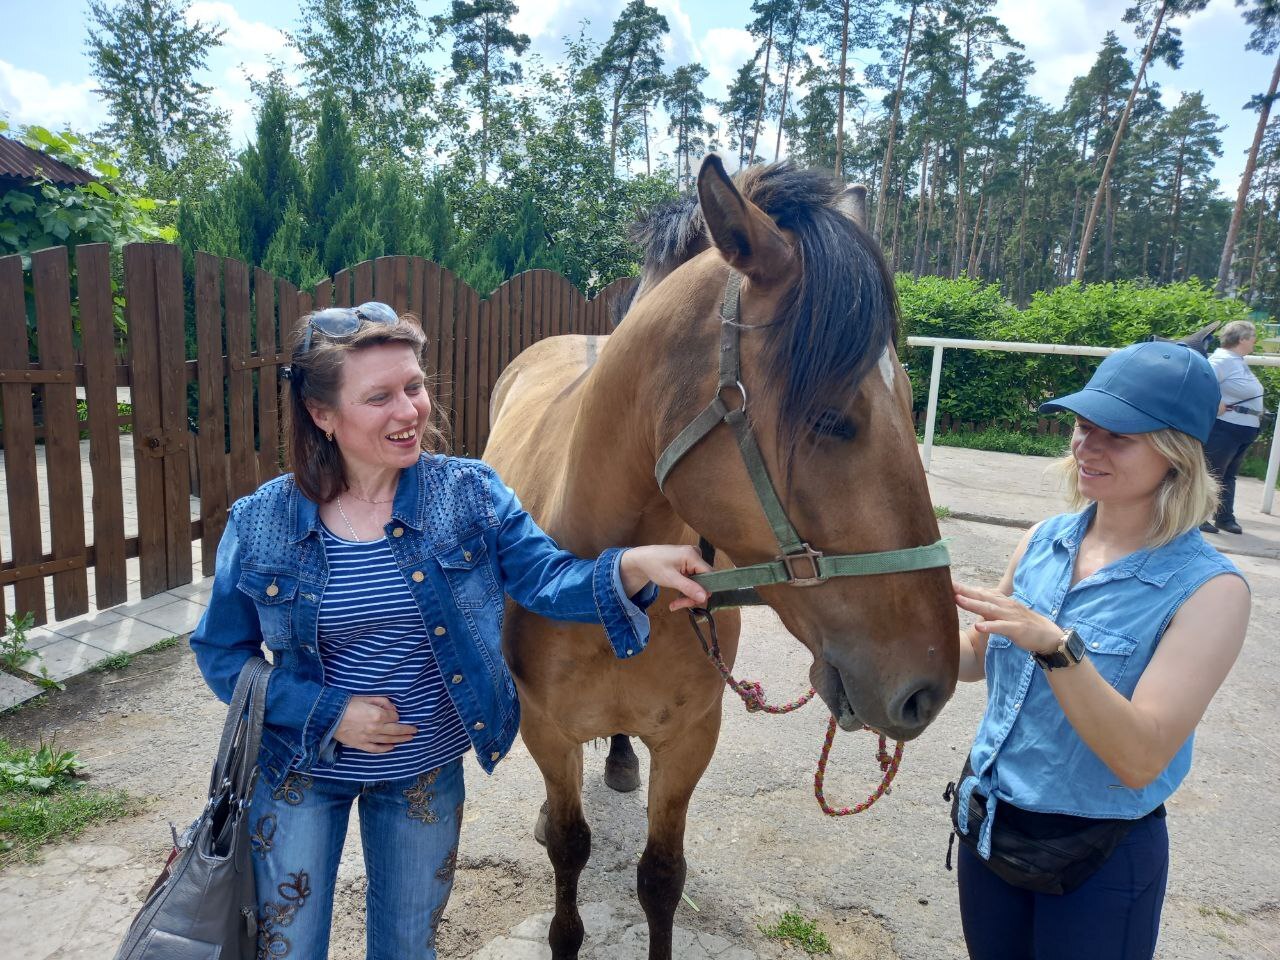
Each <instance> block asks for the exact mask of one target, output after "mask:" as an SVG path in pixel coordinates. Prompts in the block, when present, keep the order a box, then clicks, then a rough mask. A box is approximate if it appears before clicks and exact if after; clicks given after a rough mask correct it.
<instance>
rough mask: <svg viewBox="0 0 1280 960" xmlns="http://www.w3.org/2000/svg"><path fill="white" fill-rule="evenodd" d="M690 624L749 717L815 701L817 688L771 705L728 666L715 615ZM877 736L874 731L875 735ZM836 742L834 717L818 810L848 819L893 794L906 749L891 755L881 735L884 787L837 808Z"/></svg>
mask: <svg viewBox="0 0 1280 960" xmlns="http://www.w3.org/2000/svg"><path fill="white" fill-rule="evenodd" d="M688 613H689V623H690V625H691V626H692V627H693V632H694V633H695V634H696V635H697V637H698V643H700V644H701V645H702V650H703V652H704V653H706V655H707V656H708V657H709V658H710V660H711V662H712V663H713V664H715V667H716V670H717V671H719V673H720V676H721V677H723V678H724V682H725V685H726V686H727V687H728V688H729V689H730V690H732V691H733V692H734V693H736V694H737V695H738V697H739V698H740V699H741V700H742V702H743V704H744V705H745V706H746V708H747V713H756V712H763V713H771V714H775V715H777V714H783V713H791V712H793V711H795V710H799V709H800V708H801V707H803V706H804V705H805V704H806V703H808V702H809V701H810V700H812V699H813V698H814V695H815V693H816V691H815V690H814V689H813V687H810V688H809V692H808V693H806V694H805V695H804V696H802V697H800V698H799V699H798V700H792V701H789V702H788V703H784V704H771V703H769V702H768V701H766V700H765V696H764V687H763V686H762V685H761V684H759V683H757V682H756V681H754V680H736V679H734V676H733V674H732V672H730V670H729V667H728V665H726V664H725V662H724V657H723V656H721V654H720V637H719V633H718V632H717V630H716V618H715V615H714V614H713V613H712V612H711V611H710V610H708V609H706V608H705V607H697V608H695V609H692V610H689V611H688ZM699 620H701V621H703V622H705V623H706V625H707V630H708V632H709V633H710V634H711V636H710V637H707V635H706V634H704V633H703V632H702V626H701V624H700V623H699ZM862 729H863V730H871V728H870V727H868V726H863V728H862ZM873 732H874V731H873ZM835 738H836V718H835V717H831V718H830V720H829V721H828V722H827V736H826V740H825V741H824V742H823V744H822V753H821V755H820V756H819V757H818V769H817V772H816V773H815V774H814V775H813V795H814V797H815V798H817V801H818V806H819V807H820V808H821V809H822V812H823V813H825V814H826V815H827V816H828V817H848V816H852V815H853V814H855V813H862V811H864V810H867V809H869V808H870V807H871V806H872V805H873V804H874V803H875V802H876V801H877V800H879V799H880V798H881V797H883V796H884V795H885V794H887V793H890V792H891V790H892V785H893V778H894V777H896V776H897V775H898V768H899V766H901V764H902V748H903V742H902V741H901V740H898V741H896V743H895V746H894V750H893V753H892V754H890V753H889V751H888V744H889V742H888V740H887V739H886V738H885V736H884V734H880V744H879V747H878V749H877V750H876V760H877V762H878V763H879V764H880V771H881V777H880V784H879V786H877V787H876V789H875V791H874V792H873V793H872V794H871V795H870V796H868V797H867V799H865V800H863V801H862V802H861V803H859V804H857V805H856V806H852V807H833V806H831V805H830V804H829V803H827V797H826V788H825V785H824V784H825V781H826V777H827V763H828V761H829V760H830V759H831V746H832V744H833V743H835Z"/></svg>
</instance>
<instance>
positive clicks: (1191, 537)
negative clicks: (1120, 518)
mask: <svg viewBox="0 0 1280 960" xmlns="http://www.w3.org/2000/svg"><path fill="white" fill-rule="evenodd" d="M1097 510H1098V505H1097V504H1096V503H1091V504H1089V506H1087V507H1085V508H1084V509H1083V510H1081V511H1080V513H1078V514H1076V517H1075V519H1074V521H1073V522H1072V523H1069V524H1067V525H1066V526H1065V527H1064V528H1063V529H1062V531H1061V532H1060V533H1059V534H1058V535H1057V536H1056V537H1054V538H1053V543H1054V546H1056V547H1061V548H1062V549H1063V550H1065V551H1066V552H1067V555H1068V556H1069V557H1070V559H1071V562H1072V563H1073V564H1074V563H1075V559H1076V554H1077V553H1079V551H1080V541H1081V540H1083V539H1084V535H1085V534H1086V533H1087V532H1088V530H1089V524H1090V523H1092V522H1093V517H1094V514H1095V513H1097ZM1202 542H1203V537H1201V535H1200V531H1199V530H1195V529H1192V530H1188V531H1187V532H1186V533H1184V534H1182V535H1181V536H1179V537H1176V538H1174V539H1173V540H1172V541H1171V542H1169V543H1167V544H1165V546H1163V547H1158V548H1151V547H1144V548H1143V549H1141V550H1136V551H1134V552H1133V553H1131V554H1129V555H1128V556H1127V557H1123V558H1122V559H1120V560H1117V561H1116V562H1115V563H1112V564H1109V565H1107V566H1106V567H1104V568H1103V569H1101V570H1099V571H1098V572H1097V573H1096V574H1094V575H1093V577H1091V578H1090V580H1091V581H1093V582H1095V583H1106V582H1107V581H1110V580H1121V579H1123V578H1125V577H1137V578H1138V579H1139V580H1141V581H1142V582H1143V583H1149V584H1151V585H1152V586H1156V587H1163V586H1164V585H1165V584H1166V583H1168V582H1169V578H1170V577H1172V576H1173V575H1174V574H1175V573H1177V572H1178V571H1179V570H1181V569H1182V568H1183V567H1185V566H1186V565H1187V564H1188V563H1190V562H1191V560H1192V558H1193V557H1194V556H1195V555H1196V553H1197V551H1198V550H1199V549H1200V546H1201V543H1202Z"/></svg>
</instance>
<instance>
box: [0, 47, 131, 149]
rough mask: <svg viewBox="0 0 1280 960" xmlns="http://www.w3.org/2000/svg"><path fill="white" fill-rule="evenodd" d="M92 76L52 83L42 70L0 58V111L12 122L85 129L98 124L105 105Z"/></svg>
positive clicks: (102, 116) (87, 129) (104, 113)
mask: <svg viewBox="0 0 1280 960" xmlns="http://www.w3.org/2000/svg"><path fill="white" fill-rule="evenodd" d="M96 85H97V84H96V83H95V81H93V80H92V79H88V78H86V79H84V80H81V81H79V82H78V83H54V82H53V81H51V80H50V79H49V78H48V77H46V76H45V75H44V74H43V73H37V72H36V71H34V70H24V69H22V68H21V67H15V66H13V64H11V63H8V62H6V61H4V60H0V112H4V113H6V114H8V115H9V119H10V120H11V121H12V122H13V123H16V124H19V123H20V124H39V125H40V126H44V127H62V126H69V127H71V128H73V129H75V130H79V131H89V130H92V129H94V128H96V127H97V126H99V125H100V124H101V123H102V120H103V118H104V117H105V115H106V108H105V106H104V105H103V103H102V101H101V100H100V99H99V98H98V96H97V94H95V93H94V92H93V88H94V87H95V86H96Z"/></svg>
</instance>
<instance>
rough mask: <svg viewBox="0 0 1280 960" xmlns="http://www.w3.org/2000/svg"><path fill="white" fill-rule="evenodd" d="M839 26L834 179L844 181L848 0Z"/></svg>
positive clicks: (845, 1) (845, 2)
mask: <svg viewBox="0 0 1280 960" xmlns="http://www.w3.org/2000/svg"><path fill="white" fill-rule="evenodd" d="M842 11H843V15H842V19H841V26H840V107H839V110H838V111H837V112H836V179H837V180H839V181H840V182H841V183H843V182H844V79H845V68H846V65H847V63H848V60H849V0H844V3H843V4H842Z"/></svg>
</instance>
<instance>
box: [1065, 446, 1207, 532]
mask: <svg viewBox="0 0 1280 960" xmlns="http://www.w3.org/2000/svg"><path fill="white" fill-rule="evenodd" d="M1139 436H1142V437H1145V438H1146V439H1147V440H1148V441H1149V442H1150V443H1151V445H1152V446H1153V447H1155V448H1156V452H1157V453H1158V454H1160V455H1161V456H1162V457H1164V458H1165V459H1166V460H1168V461H1169V473H1168V474H1167V475H1166V476H1165V478H1164V480H1163V481H1161V483H1160V489H1159V490H1158V491H1157V493H1156V502H1155V510H1154V512H1153V515H1152V517H1151V530H1150V532H1149V533H1148V535H1147V546H1148V547H1163V546H1164V545H1165V544H1166V543H1169V542H1171V541H1173V540H1175V539H1177V538H1178V537H1180V536H1182V535H1183V534H1184V533H1186V532H1187V531H1188V530H1190V529H1191V528H1192V527H1198V526H1199V525H1200V524H1201V523H1203V522H1204V521H1205V520H1207V519H1208V518H1209V517H1210V515H1211V514H1212V513H1213V512H1214V511H1215V510H1216V509H1217V507H1218V481H1217V479H1216V478H1215V477H1214V476H1213V474H1212V473H1210V472H1209V467H1208V464H1206V463H1205V459H1204V445H1203V444H1202V443H1201V442H1200V441H1199V440H1197V439H1196V438H1195V437H1193V436H1191V435H1190V434H1186V433H1183V432H1182V431H1181V430H1173V429H1165V430H1155V431H1152V432H1151V433H1144V434H1139ZM1076 466H1077V465H1076V458H1075V455H1074V454H1072V453H1070V452H1068V453H1067V455H1066V456H1065V457H1063V458H1062V459H1061V460H1059V461H1058V462H1057V463H1056V464H1054V467H1053V469H1055V470H1057V471H1058V472H1059V473H1060V474H1061V476H1062V478H1063V481H1064V483H1065V485H1066V494H1067V502H1068V504H1070V506H1071V509H1073V510H1083V509H1084V508H1085V507H1086V506H1088V505H1089V503H1090V502H1091V501H1090V500H1089V499H1088V497H1086V496H1084V494H1082V493H1081V492H1080V477H1079V474H1078V473H1077V472H1076Z"/></svg>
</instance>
